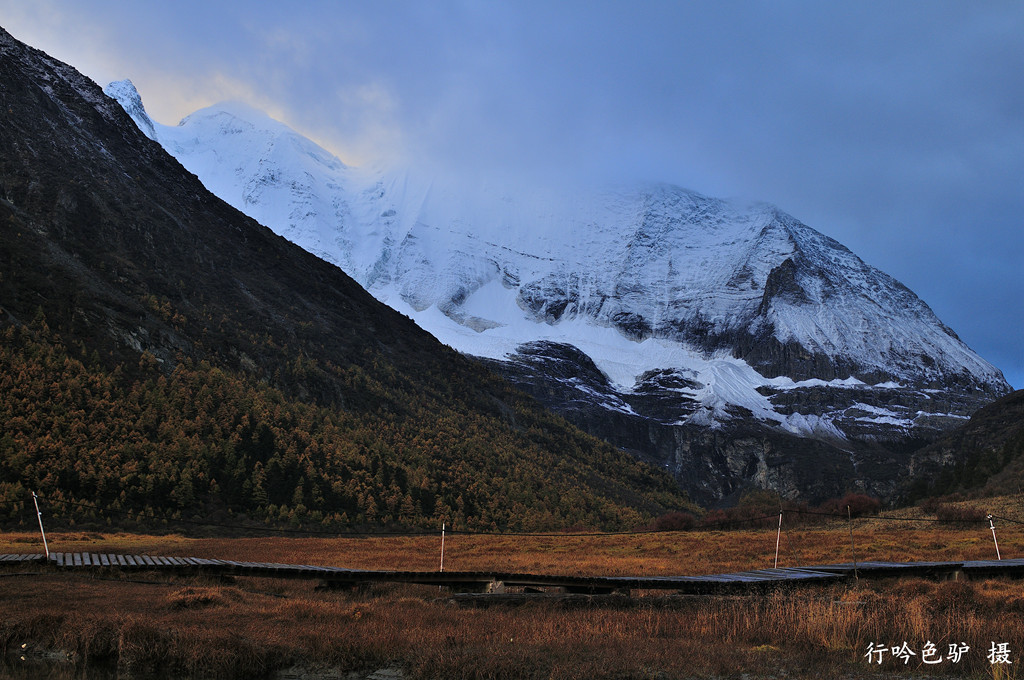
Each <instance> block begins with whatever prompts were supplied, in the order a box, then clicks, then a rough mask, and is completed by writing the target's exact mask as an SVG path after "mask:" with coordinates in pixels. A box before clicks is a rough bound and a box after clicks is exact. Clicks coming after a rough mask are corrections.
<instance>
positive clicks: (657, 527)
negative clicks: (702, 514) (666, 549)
mask: <svg viewBox="0 0 1024 680" xmlns="http://www.w3.org/2000/svg"><path fill="white" fill-rule="evenodd" d="M695 526H697V518H696V517H694V516H693V515H691V514H690V513H688V512H679V511H675V512H667V513H665V514H664V515H661V516H660V517H657V518H656V519H655V520H654V523H653V524H652V525H651V528H652V529H654V531H689V530H690V529H693V528H694V527H695Z"/></svg>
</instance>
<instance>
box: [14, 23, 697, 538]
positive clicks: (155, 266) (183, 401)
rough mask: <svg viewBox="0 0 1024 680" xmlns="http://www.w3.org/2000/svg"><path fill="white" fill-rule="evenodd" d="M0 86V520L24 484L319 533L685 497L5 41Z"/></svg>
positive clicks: (50, 64)
mask: <svg viewBox="0 0 1024 680" xmlns="http://www.w3.org/2000/svg"><path fill="white" fill-rule="evenodd" d="M0 83H2V84H3V87H2V88H0V109H2V110H3V111H5V118H4V121H3V125H0V338H2V343H0V351H2V359H0V383H2V384H0V419H2V422H4V430H3V434H2V440H0V502H2V504H0V513H2V515H0V516H6V517H7V518H11V517H12V516H18V517H23V516H24V515H25V512H24V504H25V503H26V501H30V497H29V496H28V495H27V493H28V491H29V490H36V491H39V492H41V493H42V494H44V495H47V496H49V497H51V498H54V499H61V498H63V499H64V500H74V501H76V502H88V503H94V504H97V505H102V506H105V507H110V508H113V509H120V510H122V511H125V512H131V513H135V514H136V515H137V514H138V513H139V512H143V513H145V512H149V511H152V512H153V513H154V514H157V513H158V512H164V511H169V512H171V513H172V514H173V513H181V516H182V517H200V516H204V513H206V512H208V510H209V507H208V506H210V505H211V504H212V505H213V506H217V507H223V508H227V509H230V510H232V511H233V512H239V513H240V512H244V513H247V514H248V515H251V516H255V517H258V518H260V519H263V520H269V521H279V520H285V521H291V522H298V523H309V522H324V521H326V522H328V523H333V524H336V525H338V526H383V525H389V524H395V525H399V524H400V525H403V526H408V525H416V526H419V525H425V524H429V525H430V526H434V525H436V524H437V523H439V522H440V521H443V520H446V521H452V522H457V523H459V524H460V525H464V526H467V527H498V528H504V527H538V528H539V527H544V528H556V527H563V526H569V525H573V524H580V523H582V524H588V525H593V526H604V527H613V526H623V525H629V524H632V523H634V522H637V521H640V519H641V518H643V517H647V516H649V515H651V514H654V513H660V512H663V511H665V510H668V509H674V508H677V507H680V506H683V505H686V503H687V501H686V498H685V496H684V495H683V494H682V493H681V492H679V491H678V489H677V488H676V486H675V484H674V483H673V482H672V480H671V479H670V478H669V477H668V476H667V475H666V474H664V473H662V472H660V471H658V470H655V469H652V468H649V467H644V466H641V465H640V464H638V463H636V462H635V461H634V460H633V459H632V458H630V457H629V456H628V455H627V454H625V453H622V452H619V451H617V450H615V449H613V448H612V447H610V446H608V445H606V444H603V443H601V442H599V441H598V440H596V439H594V438H592V437H589V436H586V435H584V434H583V433H581V432H580V431H579V430H576V429H575V428H573V427H572V426H570V425H568V424H567V423H566V422H565V421H563V420H561V419H559V418H557V417H554V416H552V415H551V414H549V413H548V412H547V411H544V410H543V409H542V408H540V407H539V406H538V405H537V404H536V403H535V402H533V401H532V400H531V399H530V398H528V397H526V396H524V395H522V394H521V393H519V392H516V391H515V390H513V389H512V388H510V387H509V386H508V385H507V383H505V382H503V381H502V380H500V379H498V378H496V377H494V376H493V375H492V374H491V373H489V372H488V371H487V370H486V369H484V368H483V367H482V366H481V365H480V364H478V363H476V362H475V361H473V360H471V359H468V358H466V357H463V356H461V355H459V354H458V353H457V352H455V351H453V350H451V349H450V348H448V347H445V346H443V345H441V344H440V343H438V342H437V341H436V340H435V339H434V338H432V337H431V336H429V335H428V334H426V333H424V332H423V331H421V330H420V329H418V328H417V327H416V326H415V324H413V323H412V322H411V321H410V320H409V319H407V318H405V317H403V316H401V315H399V314H397V313H395V312H393V311H392V310H390V309H388V308H387V307H385V306H383V305H381V304H380V303H378V302H377V301H376V300H374V299H373V298H372V296H370V295H369V294H368V293H366V292H365V291H364V290H362V289H361V288H360V287H359V286H358V285H357V284H356V283H355V282H354V281H352V280H351V279H350V278H349V277H347V276H346V275H345V274H344V273H343V272H342V271H341V270H339V269H338V268H337V267H335V266H333V265H330V264H327V263H325V262H323V261H320V260H318V259H317V258H315V257H313V256H312V255H310V254H309V253H306V252H305V251H303V250H302V249H301V248H298V247H297V246H295V245H293V244H291V243H288V242H287V241H285V240H284V239H282V238H280V237H278V236H276V235H274V234H273V233H272V232H270V230H268V229H266V228H264V227H262V226H260V225H259V224H257V223H256V222H254V221H252V220H251V219H249V218H246V217H245V216H243V215H242V214H241V213H239V212H237V211H235V210H234V209H232V208H231V207H230V206H228V205H226V204H225V203H223V202H222V201H220V200H219V199H217V198H216V197H214V196H213V195H211V194H210V193H209V192H207V191H206V190H205V188H204V187H203V186H202V185H201V184H200V183H199V181H198V180H197V179H196V178H195V177H194V176H192V175H190V174H188V173H187V172H185V171H184V170H183V169H182V168H181V166H180V165H178V163H177V162H176V161H174V160H173V159H172V158H170V157H169V156H168V155H167V154H166V153H164V151H163V150H162V149H161V148H160V147H159V146H158V145H157V144H155V143H154V142H152V141H151V140H149V139H147V138H146V137H144V136H143V135H142V134H141V133H140V132H139V131H138V129H137V128H136V127H135V125H134V124H133V123H132V122H131V120H130V119H129V118H128V117H127V115H126V114H125V113H124V112H123V111H122V110H121V108H120V106H118V105H117V103H116V102H114V101H112V100H110V99H108V98H106V96H105V95H103V94H102V92H101V91H100V89H99V87H97V86H96V85H95V83H92V82H91V81H89V80H88V79H87V78H84V77H83V76H82V75H81V74H79V73H77V72H76V71H75V70H74V69H72V68H71V67H69V66H67V65H64V64H61V63H59V62H56V61H55V60H53V59H51V58H49V57H47V56H46V55H44V54H42V53H40V52H38V51H36V50H32V49H31V48H28V47H26V46H24V45H22V44H21V43H18V42H17V41H16V40H14V39H13V38H11V37H10V36H9V35H8V34H6V33H4V32H3V31H2V30H0ZM68 507H77V508H78V510H77V512H79V513H86V514H87V513H88V512H90V511H89V510H87V509H85V508H82V507H80V506H68Z"/></svg>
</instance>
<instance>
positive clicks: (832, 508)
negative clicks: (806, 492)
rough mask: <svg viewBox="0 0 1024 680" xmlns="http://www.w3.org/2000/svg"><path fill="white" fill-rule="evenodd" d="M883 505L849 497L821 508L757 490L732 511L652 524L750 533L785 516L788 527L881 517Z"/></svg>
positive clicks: (681, 515)
mask: <svg viewBox="0 0 1024 680" xmlns="http://www.w3.org/2000/svg"><path fill="white" fill-rule="evenodd" d="M881 507H882V502H881V501H880V500H879V499H877V498H873V497H871V496H868V495H867V494H862V493H853V492H851V493H848V494H846V495H845V496H842V497H841V498H829V499H827V500H825V501H823V502H822V503H820V504H818V505H811V504H809V503H803V502H799V501H792V500H787V499H785V498H782V497H781V496H779V495H778V494H777V493H775V492H774V491H768V490H765V489H757V490H753V491H750V492H747V493H746V494H744V495H743V496H742V497H741V498H740V499H739V501H738V502H737V504H736V505H735V506H734V507H731V508H724V509H717V508H716V509H714V510H709V511H708V512H706V513H703V514H699V515H698V514H694V513H691V512H686V511H681V510H675V511H672V512H668V513H665V514H664V515H660V516H658V517H656V518H655V519H654V521H653V522H651V525H650V528H651V529H652V530H653V531H689V530H691V529H724V530H728V529H750V528H756V527H771V526H775V525H776V523H777V522H778V521H779V520H778V517H779V513H782V514H783V516H784V518H785V522H786V526H793V525H794V524H798V525H805V524H820V523H822V522H827V521H831V520H835V519H837V518H839V519H843V518H848V517H849V518H855V517H865V516H869V515H877V514H878V511H879V510H880V509H881Z"/></svg>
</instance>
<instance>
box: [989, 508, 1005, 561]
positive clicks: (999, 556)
mask: <svg viewBox="0 0 1024 680" xmlns="http://www.w3.org/2000/svg"><path fill="white" fill-rule="evenodd" d="M988 525H989V526H990V527H992V541H993V542H994V543H995V544H996V559H997V560H1002V559H1003V556H1002V555H1000V554H999V541H998V540H997V539H996V523H995V522H993V521H992V515H989V516H988Z"/></svg>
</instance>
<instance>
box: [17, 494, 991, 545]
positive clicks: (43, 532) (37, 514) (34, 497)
mask: <svg viewBox="0 0 1024 680" xmlns="http://www.w3.org/2000/svg"><path fill="white" fill-rule="evenodd" d="M32 502H33V503H35V506H36V518H37V519H38V520H39V533H41V534H42V535H43V551H44V552H45V553H46V559H50V547H49V546H48V545H46V530H45V529H43V513H42V512H40V511H39V497H38V496H36V492H35V491H33V492H32ZM993 534H994V530H993Z"/></svg>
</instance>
